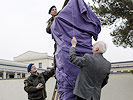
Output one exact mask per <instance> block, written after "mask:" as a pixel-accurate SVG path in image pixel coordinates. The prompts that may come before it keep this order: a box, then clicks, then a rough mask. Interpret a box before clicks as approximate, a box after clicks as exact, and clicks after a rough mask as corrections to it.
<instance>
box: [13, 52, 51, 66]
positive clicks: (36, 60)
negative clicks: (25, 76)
mask: <svg viewBox="0 0 133 100" xmlns="http://www.w3.org/2000/svg"><path fill="white" fill-rule="evenodd" d="M14 61H17V62H21V63H27V64H29V63H33V64H34V65H35V66H36V67H37V68H42V69H47V68H50V67H53V57H52V56H48V54H47V53H38V52H34V51H27V52H25V53H23V54H21V55H19V56H17V57H14Z"/></svg>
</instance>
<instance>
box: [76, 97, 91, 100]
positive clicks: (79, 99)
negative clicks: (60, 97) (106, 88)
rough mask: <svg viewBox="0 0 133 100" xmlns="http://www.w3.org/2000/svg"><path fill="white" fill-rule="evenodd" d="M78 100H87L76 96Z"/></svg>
mask: <svg viewBox="0 0 133 100" xmlns="http://www.w3.org/2000/svg"><path fill="white" fill-rule="evenodd" d="M76 100H86V99H83V98H81V97H79V96H76ZM91 100H93V99H92V98H91Z"/></svg>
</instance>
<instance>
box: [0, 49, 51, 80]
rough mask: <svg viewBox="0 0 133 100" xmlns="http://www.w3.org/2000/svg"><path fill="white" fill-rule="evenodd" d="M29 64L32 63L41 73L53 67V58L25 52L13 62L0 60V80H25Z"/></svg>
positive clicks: (44, 54)
mask: <svg viewBox="0 0 133 100" xmlns="http://www.w3.org/2000/svg"><path fill="white" fill-rule="evenodd" d="M29 63H33V64H34V65H35V66H36V67H37V68H38V72H42V71H45V70H46V69H48V68H51V67H53V57H52V56H48V55H47V53H38V52H33V51H27V52H25V53H23V54H21V55H19V56H17V57H14V61H9V60H3V59H0V79H10V78H25V77H26V76H27V75H28V72H27V66H28V64H29Z"/></svg>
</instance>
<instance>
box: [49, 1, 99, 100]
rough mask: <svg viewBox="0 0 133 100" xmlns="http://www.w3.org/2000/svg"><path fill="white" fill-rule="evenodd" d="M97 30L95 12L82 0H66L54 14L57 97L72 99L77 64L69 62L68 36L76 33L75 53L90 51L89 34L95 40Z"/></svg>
mask: <svg viewBox="0 0 133 100" xmlns="http://www.w3.org/2000/svg"><path fill="white" fill-rule="evenodd" d="M100 31H101V24H100V21H99V19H98V18H97V16H96V15H95V14H94V13H93V12H92V11H91V10H90V9H89V8H88V6H87V5H86V3H85V2H84V1H83V0H69V2H68V4H67V5H66V6H65V7H64V8H63V9H62V10H61V11H60V13H59V14H58V16H56V18H55V20H54V22H53V24H52V26H51V32H52V38H53V39H54V40H55V41H56V43H57V50H56V53H55V57H56V64H57V68H56V79H57V85H58V88H59V94H60V100H75V96H74V95H73V89H74V86H75V81H76V78H77V75H78V71H79V67H78V66H75V65H73V64H71V63H70V61H69V48H70V47H71V39H72V37H73V36H75V37H76V39H77V41H78V43H77V47H76V52H77V54H78V56H83V55H84V54H85V53H90V54H92V36H93V38H94V39H95V40H97V38H98V34H99V33H100Z"/></svg>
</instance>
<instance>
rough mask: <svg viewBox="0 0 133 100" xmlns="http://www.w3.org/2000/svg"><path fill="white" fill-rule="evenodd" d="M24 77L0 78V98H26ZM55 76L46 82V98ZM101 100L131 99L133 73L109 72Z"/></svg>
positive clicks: (132, 98)
mask: <svg viewBox="0 0 133 100" xmlns="http://www.w3.org/2000/svg"><path fill="white" fill-rule="evenodd" d="M23 80H24V79H12V80H0V100H28V99H27V98H28V96H27V94H26V92H25V91H24V89H23V87H24V83H23ZM54 87H55V78H54V77H53V78H51V79H49V81H48V82H47V84H46V89H47V95H48V98H47V100H51V98H52V95H53V89H54ZM101 100H133V74H131V73H127V74H111V75H110V79H109V83H108V84H107V85H106V86H105V87H104V88H103V89H102V95H101Z"/></svg>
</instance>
